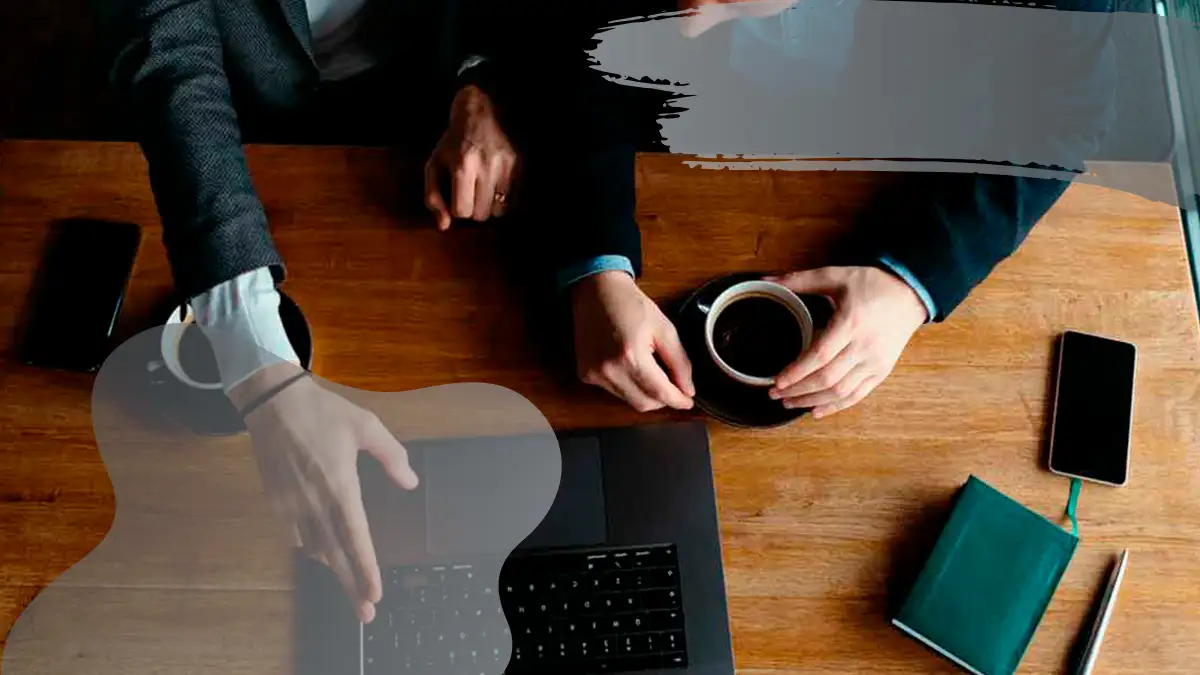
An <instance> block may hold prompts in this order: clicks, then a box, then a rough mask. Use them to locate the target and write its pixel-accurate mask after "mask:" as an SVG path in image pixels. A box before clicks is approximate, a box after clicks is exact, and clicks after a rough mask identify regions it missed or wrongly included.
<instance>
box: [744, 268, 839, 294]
mask: <svg viewBox="0 0 1200 675" xmlns="http://www.w3.org/2000/svg"><path fill="white" fill-rule="evenodd" d="M844 277H845V275H844V274H843V272H842V270H841V269H840V268H837V267H821V268H818V269H815V270H802V271H800V272H792V273H790V274H785V275H783V276H781V277H763V279H764V280H765V281H773V282H775V283H777V284H780V285H782V286H786V287H787V288H788V289H790V290H791V291H792V292H793V293H812V294H815V295H835V294H837V293H838V291H840V290H841V289H842V286H843V285H845V280H844Z"/></svg>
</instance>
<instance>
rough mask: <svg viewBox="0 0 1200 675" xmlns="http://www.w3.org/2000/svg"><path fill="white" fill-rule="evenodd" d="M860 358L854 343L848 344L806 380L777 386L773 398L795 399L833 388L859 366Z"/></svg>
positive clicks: (773, 391)
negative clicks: (785, 385)
mask: <svg viewBox="0 0 1200 675" xmlns="http://www.w3.org/2000/svg"><path fill="white" fill-rule="evenodd" d="M859 361H860V359H859V356H858V354H857V353H856V350H855V349H854V343H853V342H851V343H848V344H847V345H846V346H845V347H843V348H842V351H840V352H838V355H837V356H835V357H833V359H831V360H830V361H829V363H826V364H825V365H824V366H822V367H820V368H818V369H817V370H815V371H813V372H812V373H810V374H808V375H806V376H805V377H804V378H802V379H800V380H798V381H797V382H795V383H793V384H791V385H789V386H787V387H780V386H779V385H776V386H775V388H774V389H773V390H772V391H771V396H772V397H773V398H777V399H785V398H795V397H796V396H804V395H805V394H815V393H817V392H821V391H825V390H828V389H830V388H832V387H833V386H834V385H836V384H838V383H839V382H841V381H842V379H843V378H844V377H846V374H847V373H849V372H850V370H851V369H853V368H854V367H855V366H857V365H858V364H859Z"/></svg>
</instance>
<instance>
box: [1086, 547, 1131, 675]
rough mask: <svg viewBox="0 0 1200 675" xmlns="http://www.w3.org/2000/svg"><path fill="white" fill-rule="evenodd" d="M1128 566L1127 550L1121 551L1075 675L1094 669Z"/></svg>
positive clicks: (1087, 674)
mask: <svg viewBox="0 0 1200 675" xmlns="http://www.w3.org/2000/svg"><path fill="white" fill-rule="evenodd" d="M1128 564H1129V549H1125V550H1124V551H1121V558H1120V559H1119V560H1118V561H1117V565H1116V566H1115V567H1113V571H1112V576H1110V577H1109V578H1108V585H1107V586H1106V587H1105V589H1104V595H1103V596H1101V598H1100V610H1099V611H1098V612H1097V613H1096V623H1094V624H1093V625H1092V634H1091V636H1090V637H1088V642H1087V649H1086V650H1084V652H1083V660H1082V661H1080V663H1079V670H1077V671H1075V673H1076V675H1091V673H1092V669H1093V668H1095V667H1096V658H1097V657H1098V656H1100V643H1101V642H1103V641H1104V633H1105V632H1106V631H1107V630H1108V622H1109V620H1110V619H1112V615H1113V608H1114V607H1116V606H1117V591H1118V590H1120V588H1121V582H1122V581H1124V579H1125V568H1126V567H1127V566H1128Z"/></svg>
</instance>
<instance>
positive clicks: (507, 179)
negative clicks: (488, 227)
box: [492, 157, 516, 218]
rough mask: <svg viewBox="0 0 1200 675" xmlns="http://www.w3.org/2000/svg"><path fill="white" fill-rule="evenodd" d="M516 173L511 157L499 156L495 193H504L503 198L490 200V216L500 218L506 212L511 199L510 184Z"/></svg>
mask: <svg viewBox="0 0 1200 675" xmlns="http://www.w3.org/2000/svg"><path fill="white" fill-rule="evenodd" d="M515 173H516V164H515V161H514V160H512V159H506V158H504V157H500V158H498V159H497V160H496V173H495V175H496V188H495V194H496V195H504V199H493V200H492V216H494V217H496V218H501V217H503V216H504V214H505V213H507V212H508V205H509V203H510V202H511V201H512V186H513V176H514V174H515Z"/></svg>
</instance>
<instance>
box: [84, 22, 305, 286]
mask: <svg viewBox="0 0 1200 675" xmlns="http://www.w3.org/2000/svg"><path fill="white" fill-rule="evenodd" d="M101 1H102V6H101V9H102V16H103V17H104V18H105V19H106V23H107V24H108V25H109V26H110V30H111V31H115V32H113V33H110V35H116V36H119V44H118V46H117V48H118V50H119V51H118V53H117V56H116V58H115V61H114V64H113V68H112V77H113V80H114V83H115V84H116V86H117V87H118V89H119V90H120V91H121V93H122V94H123V95H124V97H125V98H126V100H127V101H128V103H129V105H130V108H131V111H132V114H133V118H134V124H135V129H136V130H137V133H138V140H139V141H140V143H141V146H142V149H143V152H144V153H145V156H146V160H147V162H148V164H149V170H150V182H151V186H152V188H153V190H154V197H155V200H156V202H157V204H158V210H159V214H160V216H161V218H162V224H163V241H164V243H165V245H166V248H167V255H168V257H169V259H170V262H171V268H172V271H173V273H174V277H175V283H176V286H177V288H178V290H179V291H180V292H181V293H183V294H184V295H185V297H190V296H192V295H195V294H198V293H200V292H203V291H205V290H207V289H209V288H211V287H212V286H215V285H217V284H218V283H221V282H223V281H226V280H228V279H231V278H233V277H235V276H237V275H238V274H240V273H242V272H245V271H248V270H252V269H256V268H259V267H263V266H271V267H272V268H273V271H274V272H275V273H276V276H277V277H282V272H283V269H282V264H281V260H280V258H279V255H278V254H277V252H276V250H275V247H274V244H273V243H272V241H271V237H270V234H269V233H268V231H267V219H266V214H265V212H264V211H263V207H262V205H261V204H260V203H259V200H258V197H257V195H256V193H255V191H254V187H253V185H252V184H251V181H250V174H249V171H248V169H247V166H246V159H245V156H244V153H243V151H242V142H241V132H240V129H239V127H238V119H237V114H236V112H235V111H234V107H233V103H232V100H231V93H230V87H229V82H228V80H227V78H226V76H225V70H224V66H223V63H222V51H223V50H222V43H221V37H220V33H219V32H218V27H217V23H216V18H215V16H214V13H213V9H212V6H211V5H210V3H209V2H208V0H101Z"/></svg>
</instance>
